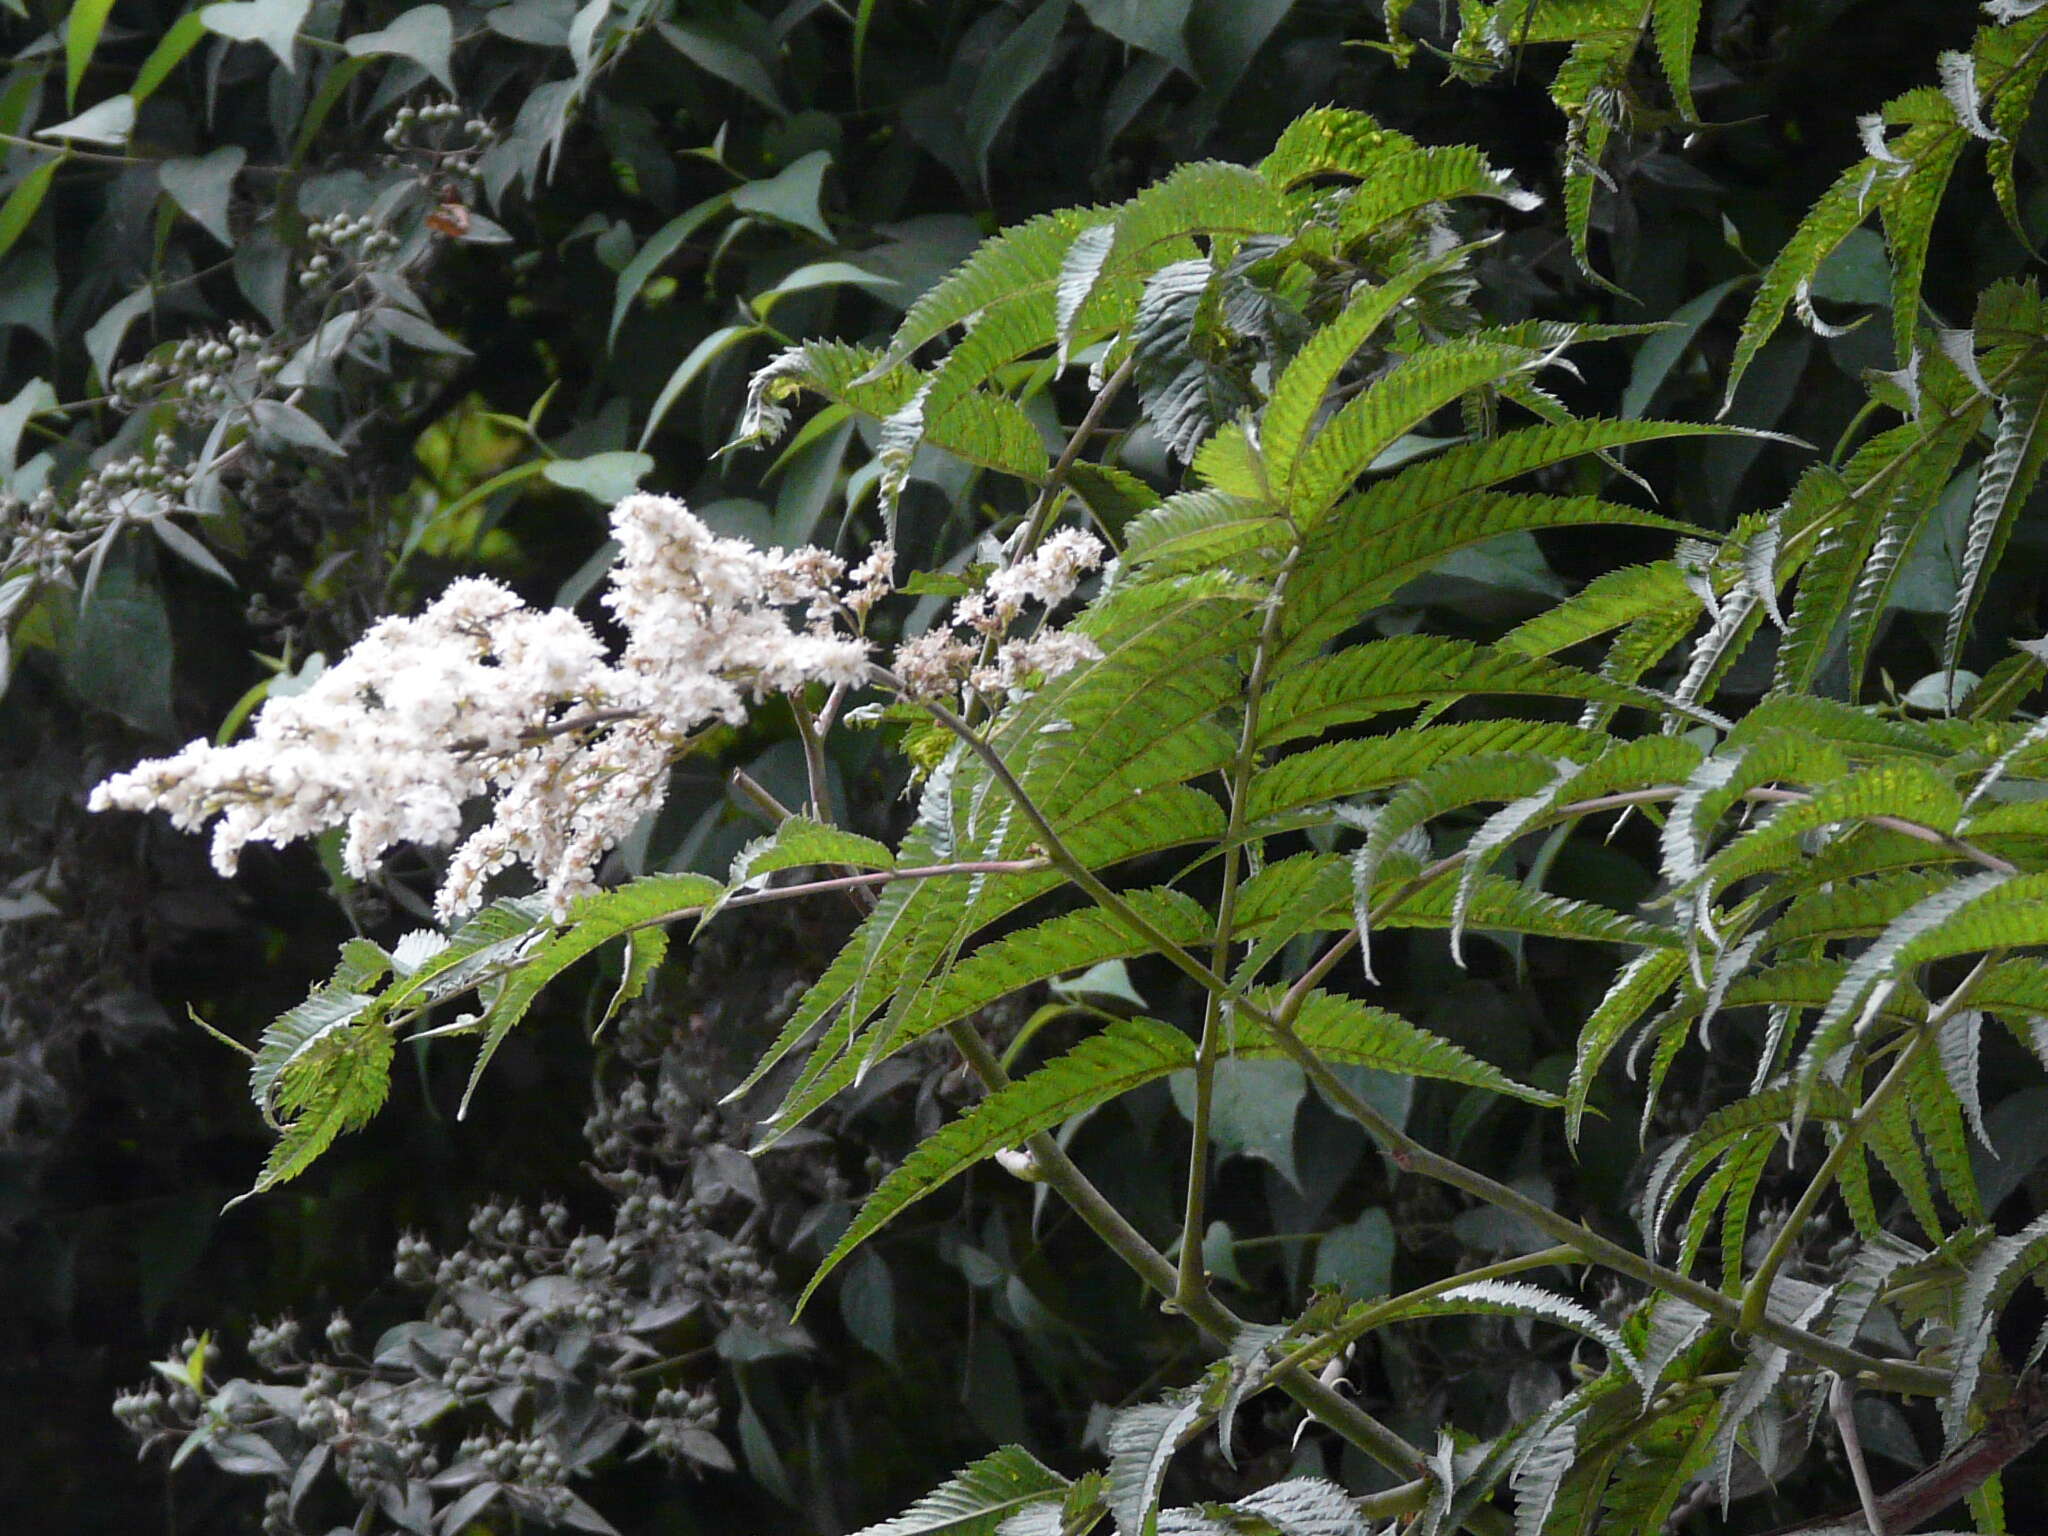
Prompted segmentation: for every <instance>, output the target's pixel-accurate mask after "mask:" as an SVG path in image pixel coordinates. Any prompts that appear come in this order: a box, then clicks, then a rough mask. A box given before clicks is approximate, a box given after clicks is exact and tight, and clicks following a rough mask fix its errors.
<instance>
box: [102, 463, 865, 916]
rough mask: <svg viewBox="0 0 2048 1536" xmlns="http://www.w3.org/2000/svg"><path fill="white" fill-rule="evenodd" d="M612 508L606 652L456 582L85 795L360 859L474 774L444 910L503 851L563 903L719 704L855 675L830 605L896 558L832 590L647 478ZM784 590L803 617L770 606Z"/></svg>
mask: <svg viewBox="0 0 2048 1536" xmlns="http://www.w3.org/2000/svg"><path fill="white" fill-rule="evenodd" d="M612 529H613V533H614V535H615V536H616V538H617V539H618V541H619V545H620V548H621V550H622V553H621V556H620V560H619V564H618V566H617V567H616V569H615V570H614V571H613V573H612V584H611V591H610V592H609V593H608V594H607V595H606V597H605V599H604V601H605V603H606V604H607V605H608V606H609V607H610V608H611V609H612V611H613V613H614V614H615V615H616V616H617V617H618V620H619V622H620V624H621V625H622V626H623V627H624V629H625V631H626V636H627V639H626V644H625V648H624V649H623V650H622V651H621V652H620V653H619V654H618V656H617V657H616V658H611V657H608V656H607V653H606V647H605V645H604V643H603V642H602V641H601V640H599V638H598V637H597V636H596V635H595V634H593V633H592V632H591V630H590V629H589V627H588V626H587V625H585V624H584V623H583V622H582V621H581V620H580V619H578V618H577V617H576V616H575V615H574V614H572V613H570V612H568V611H566V610H563V609H551V610H549V611H547V612H538V611H536V610H534V609H531V608H528V607H526V606H525V605H524V604H523V603H522V602H521V601H520V600H519V598H518V597H517V596H515V595H514V594H513V593H512V592H510V591H508V590H507V589H506V588H504V587H502V586H500V585H498V584H497V583H496V582H493V581H488V580H483V579H469V580H463V581H458V582H456V583H455V584H454V585H453V586H451V587H450V588H449V589H448V590H447V591H446V592H445V593H443V594H442V596H441V597H440V598H439V600H437V601H436V602H435V603H433V604H432V605H431V606H430V607H429V608H428V609H427V610H426V611H425V612H424V613H422V614H420V615H419V616H418V617H416V618H409V619H407V618H392V619H385V620H383V621H382V622H381V623H379V624H377V625H376V626H375V627H373V628H372V629H371V630H370V631H369V632H368V633H367V634H365V635H364V636H363V638H362V639H361V640H360V641H358V642H357V644H356V645H355V647H354V648H353V649H352V650H351V651H350V652H349V653H348V655H347V656H346V657H345V658H343V659H342V660H341V661H340V662H338V663H337V664H336V665H335V666H333V667H332V668H330V669H329V670H328V671H326V672H325V673H323V674H322V675H321V676H320V677H319V678H318V679H317V680H316V681H315V682H314V683H313V684H312V686H311V687H309V688H308V689H306V690H305V691H304V692H303V693H299V694H297V695H295V696H292V697H289V698H274V699H271V700H270V701H268V702H267V703H266V704H265V705H264V706H263V709H262V710H261V711H260V712H259V713H258V715H257V716H256V719H255V722H254V725H253V727H252V729H251V731H250V734H249V735H248V736H247V737H246V738H244V739H243V740H241V741H237V742H234V743H231V744H229V745H227V746H220V747H217V746H214V745H212V744H210V743H208V742H206V741H204V740H200V741H195V742H193V743H192V744H191V745H189V746H187V747H186V748H185V749H184V750H183V751H181V752H179V753H177V754H176V755H175V756H172V757H167V758H159V759H154V760H152V761H149V762H144V763H141V764H138V765H137V766H136V767H135V768H133V769H131V770H130V771H129V772H127V773H122V774H116V775H115V776H114V777H112V778H110V779H108V780H107V781H106V782H105V783H103V784H101V785H100V786H99V787H98V788H96V789H95V790H94V791H93V794H92V802H91V803H92V808H93V809H94V810H109V809H115V808H120V809H127V810H161V811H165V812H168V813H169V815H170V817H171V821H172V824H173V825H175V826H178V827H181V828H184V829H187V830H195V829H197V828H198V827H200V826H201V825H203V824H204V823H205V822H206V821H207V820H208V819H209V818H212V817H216V816H217V817H219V820H218V822H217V823H216V824H215V827H214V832H213V862H214V865H215V867H216V868H217V869H219V870H220V872H221V873H222V874H224V875H226V874H233V873H234V870H235V866H236V862H237V860H238V859H239V857H240V855H241V851H242V849H243V848H244V847H245V846H246V845H247V844H249V843H251V842H266V843H273V844H280V845H281V844H284V843H288V842H291V841H293V840H294V839H297V838H301V837H307V836H310V835H312V834H314V833H317V832H320V831H322V830H324V829H326V828H328V827H333V826H346V827H347V829H348V842H347V845H346V849H345V853H344V859H345V863H346V865H347V868H348V869H349V870H350V872H351V873H353V874H356V875H358V876H360V875H363V874H367V873H368V872H369V871H370V869H371V868H372V867H373V866H374V865H375V864H376V862H377V861H378V859H379V858H380V857H381V856H382V855H383V854H384V852H385V851H386V850H387V849H388V848H390V847H391V846H392V845H393V844H394V843H397V842H401V841H409V842H414V843H421V844H426V845H445V844H448V843H452V842H454V841H455V840H456V838H457V837H459V836H460V835H461V827H462V808H463V805H464V803H465V802H466V801H469V800H471V799H474V798H476V797H478V796H485V795H488V796H490V797H492V798H493V800H494V801H495V804H494V806H493V812H492V815H491V818H490V819H489V820H488V821H487V822H486V823H485V824H484V825H483V826H482V827H481V828H480V829H478V830H477V831H476V832H474V833H473V834H472V835H471V836H470V837H469V838H468V839H467V841H465V842H464V843H463V844H462V846H461V848H460V849H458V850H457V852H456V854H455V856H454V859H453V861H452V862H451V864H450V866H449V870H448V873H447V877H446V879H445V880H444V881H443V883H442V886H441V890H440V893H439V897H438V899H437V903H436V904H437V907H438V910H439V911H440V913H441V915H442V916H443V917H444V918H453V917H458V916H460V915H462V914H463V913H466V912H469V911H471V910H473V909H474V908H475V907H477V906H478V905H480V904H481V903H482V901H483V887H484V883H485V881H486V880H488V879H489V878H490V876H491V875H493V874H495V873H497V872H498V871H500V870H502V869H505V868H508V867H509V866H511V865H513V864H524V865H526V866H527V867H528V868H529V869H531V870H532V871H533V873H534V875H535V877H536V878H537V879H538V880H540V881H541V882H542V883H543V885H544V886H545V888H546V890H547V894H548V897H549V900H550V902H551V903H552V904H553V906H554V908H555V910H556V911H557V913H559V912H561V911H562V910H563V909H565V908H566V906H567V905H568V903H569V901H570V900H571V899H572V898H573V897H575V896H577V895H579V894H581V893H583V892H585V891H588V890H589V889H591V888H592V877H593V875H594V873H595V871H596V868H597V864H598V861H599V859H601V858H602V857H603V856H604V854H605V852H606V850H608V849H610V848H611V847H613V846H614V845H615V844H616V843H617V842H618V841H619V840H620V839H621V838H623V837H624V836H625V835H626V834H627V832H629V831H630V830H631V829H632V827H633V825H634V823H635V822H637V821H638V820H639V818H640V817H641V816H643V815H645V814H646V813H647V812H649V811H651V810H653V809H654V808H655V807H656V806H657V805H658V804H659V803H660V798H661V794H662V790H663V788H664V786H665V785H666V782H667V772H668V767H669V764H670V762H671V761H672V760H673V758H674V757H675V755H676V754H677V753H678V752H679V751H680V750H681V749H682V747H683V746H684V745H685V743H686V742H687V740H688V738H689V736H690V733H691V732H693V731H695V730H697V729H699V728H701V727H703V726H705V725H707V724H710V723H711V722H713V721H724V722H727V723H730V724H737V723H738V722H739V721H740V720H741V719H743V718H744V716H745V713H746V707H747V704H748V702H749V701H750V700H758V699H759V698H761V697H762V696H763V695H765V694H767V693H770V692H777V691H789V690H793V689H796V688H799V687H801V686H803V685H804V684H805V683H809V682H814V681H815V682H825V683H846V684H852V683H856V682H858V681H859V680H860V679H861V678H862V676H863V675H864V674H865V671H866V667H867V644H866V642H865V641H863V640H861V639H859V638H857V637H856V636H853V635H849V634H846V633H844V632H842V631H835V630H834V629H833V627H832V621H833V619H834V617H835V615H836V614H838V613H840V612H842V611H848V610H850V611H852V612H853V613H855V614H864V613H865V612H866V611H867V609H868V608H870V607H872V606H873V604H874V603H875V602H876V601H877V600H879V598H880V597H881V596H882V595H883V594H884V593H885V592H886V591H887V590H888V584H889V576H890V566H891V563H892V562H891V560H890V558H889V556H888V555H887V553H886V552H877V555H876V556H875V557H873V558H871V559H870V560H869V561H868V562H866V564H864V565H863V566H862V567H861V569H860V570H859V571H857V572H856V573H855V575H854V578H853V586H852V588H851V589H850V590H844V591H842V590H841V586H842V583H843V582H844V581H845V579H846V570H845V564H844V562H843V561H840V560H838V559H837V558H836V557H834V556H831V555H828V554H825V553H823V552H822V551H820V550H815V549H803V550H797V551H795V552H794V553H788V554H785V553H782V552H779V551H777V552H770V553H763V552H762V551H760V550H757V549H755V548H753V547H752V546H751V545H749V544H746V543H743V542H741V541H739V540H736V539H721V538H718V537H716V536H715V535H714V534H713V533H712V532H711V530H710V529H709V528H707V527H706V526H705V525H704V524H703V522H701V521H700V520H699V519H698V518H696V517H694V516H693V515H692V514H691V513H690V512H689V510H688V509H687V508H685V507H684V506H683V504H682V503H681V502H679V501H675V500H673V499H672V498H669V497H665V496H646V495H640V496H630V497H628V498H627V499H626V500H624V501H622V502H620V503H619V505H618V506H617V507H616V508H615V509H614V510H613V513H612ZM797 604H802V605H804V606H805V608H806V619H807V627H805V628H796V627H793V626H792V624H791V622H790V620H789V618H788V617H787V615H786V614H785V612H784V611H783V610H784V609H786V608H788V607H791V606H794V605H797Z"/></svg>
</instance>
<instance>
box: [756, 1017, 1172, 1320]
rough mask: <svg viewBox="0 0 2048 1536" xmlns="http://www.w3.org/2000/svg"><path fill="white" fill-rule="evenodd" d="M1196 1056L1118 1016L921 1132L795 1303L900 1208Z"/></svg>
mask: <svg viewBox="0 0 2048 1536" xmlns="http://www.w3.org/2000/svg"><path fill="white" fill-rule="evenodd" d="M1194 1060H1195V1048H1194V1044H1193V1042H1191V1041H1190V1040H1189V1039H1188V1037H1187V1036H1186V1035H1184V1034H1182V1033H1181V1032H1180V1031H1179V1030H1177V1029H1174V1028H1173V1027H1171V1026H1170V1025H1166V1024H1160V1023H1157V1022H1155V1021H1153V1020H1151V1019H1121V1020H1118V1021H1117V1022H1116V1023H1114V1024H1112V1025H1110V1026H1109V1028H1108V1029H1106V1030H1105V1031H1104V1032H1103V1033H1101V1034H1099V1035H1095V1036H1092V1037H1091V1038H1089V1039H1087V1040H1084V1041H1082V1042H1081V1044H1080V1045H1078V1046H1076V1047H1075V1048H1074V1049H1073V1050H1071V1051H1069V1052H1067V1053H1066V1054H1065V1055H1064V1056H1060V1057H1057V1058H1055V1059H1054V1060H1052V1061H1051V1062H1048V1063H1047V1064H1046V1065H1045V1066H1043V1067H1041V1068H1039V1069H1038V1071H1036V1072H1034V1073H1032V1074H1031V1075H1030V1076H1029V1077H1026V1078H1022V1079H1020V1080H1019V1081H1017V1082H1014V1083H1011V1084H1010V1085H1009V1086H1008V1087H1006V1088H1003V1089H1001V1090H1000V1091H998V1092H996V1093H993V1094H991V1095H989V1097H988V1098H986V1099H984V1100H983V1101H982V1102H981V1103H980V1104H977V1105H976V1106H975V1107H974V1108H973V1109H971V1110H969V1111H968V1112H967V1113H966V1114H965V1115H963V1116H961V1117H960V1118H959V1119H958V1120H955V1121H954V1122H953V1123H952V1124H950V1125H948V1126H946V1127H945V1128H943V1129H942V1130H940V1131H939V1132H938V1133H937V1134H936V1135H933V1136H930V1137H927V1138H926V1139H925V1140H924V1141H923V1142H922V1143H920V1144H919V1145H918V1147H917V1148H916V1150H915V1151H913V1152H912V1153H911V1154H910V1156H909V1157H907V1158H905V1159H904V1160H903V1162H902V1163H901V1164H900V1165H899V1166H898V1167H897V1169H896V1170H895V1172H893V1173H891V1174H890V1175H889V1176H888V1177H887V1178H885V1179H884V1180H883V1181H882V1182H881V1184H880V1185H879V1186H878V1187H877V1188H876V1190H875V1192H874V1193H873V1194H872V1195H870V1196H868V1199H867V1202H866V1204H864V1205H862V1207H861V1208H860V1213H859V1214H858V1215H856V1216H855V1217H854V1219H853V1224H852V1225H851V1226H849V1227H848V1228H847V1229H846V1232H845V1235H843V1236H842V1237H841V1238H840V1239H839V1241H838V1242H837V1243H835V1244H834V1245H833V1248H832V1251H831V1252H830V1253H829V1254H827V1255H826V1256H825V1260H824V1262H823V1263H822V1264H820V1265H819V1266H818V1270H817V1273H816V1274H814V1275H812V1276H811V1279H810V1282H809V1283H808V1284H807V1285H806V1286H805V1287H804V1291H803V1295H802V1296H801V1297H799V1298H798V1300H797V1307H798V1310H799V1311H801V1310H802V1308H803V1306H804V1304H805V1303H806V1302H808V1301H809V1300H810V1298H811V1295H812V1293H813V1292H814V1291H816V1290H817V1288H818V1284H819V1282H820V1281H822V1280H823V1279H824V1278H825V1277H826V1276H827V1275H829V1274H830V1273H831V1272H832V1271H833V1270H834V1269H836V1268H837V1267H838V1266H839V1264H840V1262H841V1261H842V1260H844V1259H845V1258H846V1257H847V1256H848V1255H849V1254H851V1253H852V1252H853V1251H854V1249H856V1248H858V1247H859V1246H860V1245H861V1244H862V1243H864V1242H866V1241H867V1239H868V1238H869V1237H871V1236H872V1235H873V1234H874V1233H875V1232H877V1231H878V1230H880V1229H881V1228H882V1227H883V1226H884V1225H885V1224H887V1223H888V1222H889V1221H891V1220H893V1219H894V1218H895V1217H896V1216H898V1215H899V1214H901V1213H902V1211H903V1210H904V1208H905V1207H907V1206H909V1205H911V1204H912V1203H913V1202H915V1201H918V1200H922V1199H923V1198H924V1197H925V1196H926V1195H929V1194H931V1193H932V1192H933V1191H934V1190H937V1189H938V1188H940V1187H941V1186H942V1185H944V1184H945V1183H946V1182H947V1181H948V1180H951V1179H953V1178H956V1177H958V1176H959V1175H960V1174H962V1173H965V1172H966V1171H967V1170H968V1169H969V1168H972V1167H973V1166H974V1165H975V1164H976V1163H978V1162H981V1161H982V1160H983V1159H984V1158H988V1157H993V1156H994V1155H995V1154H996V1153H997V1152H1000V1151H1002V1150H1004V1149H1005V1148H1008V1147H1015V1146H1019V1145H1021V1144H1022V1143H1023V1142H1024V1141H1026V1140H1028V1139H1029V1138H1030V1137H1032V1136H1034V1135H1036V1134H1037V1133H1038V1132H1040V1131H1044V1130H1050V1129H1051V1128H1052V1127H1054V1126H1056V1125H1059V1124H1061V1123H1063V1122H1064V1121H1067V1120H1070V1119H1072V1118H1073V1117H1074V1116H1075V1115H1078V1114H1080V1113H1082V1112H1083V1111H1084V1110H1088V1109H1092V1108H1094V1107H1095V1106H1096V1105H1098V1104H1103V1103H1107V1102H1108V1101H1109V1100H1110V1099H1113V1098H1116V1097H1118V1096H1119V1095H1121V1094H1125V1093H1128V1092H1130V1091H1131V1090H1132V1089H1133V1088H1137V1087H1139V1086H1141V1085H1143V1084H1145V1083H1149V1082H1154V1081H1156V1080H1157V1079H1159V1078H1162V1077H1165V1076H1166V1075H1167V1074H1169V1073H1172V1072H1177V1071H1179V1070H1180V1069H1181V1068H1183V1067H1190V1066H1193V1065H1194Z"/></svg>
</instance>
